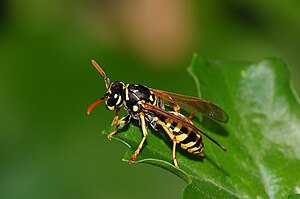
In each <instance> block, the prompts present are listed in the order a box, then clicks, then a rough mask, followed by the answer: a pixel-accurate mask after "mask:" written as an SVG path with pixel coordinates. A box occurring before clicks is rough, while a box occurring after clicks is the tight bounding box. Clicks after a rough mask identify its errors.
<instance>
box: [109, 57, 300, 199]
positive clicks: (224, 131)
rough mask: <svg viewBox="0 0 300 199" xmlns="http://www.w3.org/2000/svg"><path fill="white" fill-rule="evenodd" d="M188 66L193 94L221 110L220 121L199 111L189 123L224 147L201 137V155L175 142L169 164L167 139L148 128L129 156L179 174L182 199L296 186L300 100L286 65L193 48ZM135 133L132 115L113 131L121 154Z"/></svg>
mask: <svg viewBox="0 0 300 199" xmlns="http://www.w3.org/2000/svg"><path fill="white" fill-rule="evenodd" d="M188 71H189V73H190V74H191V75H192V77H193V78H194V80H195V82H196V85H197V88H198V90H199V96H202V97H203V98H204V99H208V100H210V101H212V102H214V103H215V104H218V105H220V106H221V107H222V108H224V110H226V112H227V113H228V115H229V122H228V123H227V124H220V123H217V122H215V121H212V120H210V119H207V118H203V121H201V122H197V120H193V122H194V123H195V125H196V126H197V127H199V128H201V129H203V130H204V131H206V132H207V133H208V134H209V135H211V136H212V137H214V138H215V139H216V140H218V141H219V142H220V143H222V144H223V145H224V146H226V148H227V149H228V152H226V153H224V152H223V151H222V150H220V148H219V147H217V146H216V145H215V144H214V143H212V142H211V141H209V140H208V139H206V138H205V137H204V141H205V143H204V145H205V157H204V158H202V159H201V158H198V157H195V156H193V155H190V154H188V153H187V152H185V151H184V150H181V149H179V148H180V147H178V150H177V160H178V163H179V166H180V169H178V168H176V167H174V166H173V164H172V158H171V157H172V147H171V142H170V140H169V138H167V136H166V135H165V134H164V132H162V131H159V132H156V131H153V130H150V131H151V133H150V134H149V136H148V138H147V142H146V144H145V145H144V147H143V150H142V151H141V154H140V155H139V156H138V158H137V160H136V163H140V162H144V163H149V164H153V165H156V166H159V167H162V168H164V169H167V170H169V171H171V172H173V173H174V174H176V175H178V176H179V177H180V178H182V179H183V180H185V181H186V182H187V183H188V184H187V186H186V187H185V188H184V189H183V192H182V197H183V198H288V196H289V195H290V194H293V193H295V192H296V193H297V192H299V190H300V107H299V101H298V100H297V98H296V96H295V93H294V90H293V88H292V87H291V81H290V74H289V72H288V69H287V66H286V65H285V64H284V63H282V62H281V61H280V60H277V59H264V60H262V61H260V62H258V63H250V62H221V61H215V60H205V59H203V58H201V57H199V56H197V55H195V56H194V59H193V61H192V64H191V66H190V67H189V69H188ZM200 85H201V87H200ZM112 130H113V127H112V128H109V129H108V130H106V131H105V134H106V135H107V133H109V132H110V131H112ZM141 134H142V133H141V130H140V127H139V126H138V123H136V122H133V124H130V125H129V126H126V127H124V128H122V129H121V130H120V132H119V133H118V134H117V135H116V136H114V137H113V138H114V139H117V140H119V141H121V142H123V143H125V144H126V145H127V146H128V147H129V150H128V151H127V152H126V154H125V156H124V161H128V160H129V158H130V157H131V155H132V154H133V152H134V150H135V149H136V148H137V146H138V144H139V142H140V140H141V138H142V136H141Z"/></svg>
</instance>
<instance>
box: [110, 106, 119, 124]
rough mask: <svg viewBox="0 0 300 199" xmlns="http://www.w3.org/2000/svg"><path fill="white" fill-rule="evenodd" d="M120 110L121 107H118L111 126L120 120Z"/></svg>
mask: <svg viewBox="0 0 300 199" xmlns="http://www.w3.org/2000/svg"><path fill="white" fill-rule="evenodd" d="M119 111H120V108H118V109H117V110H116V114H115V117H114V119H113V121H112V122H111V126H113V125H115V124H117V122H118V115H119Z"/></svg>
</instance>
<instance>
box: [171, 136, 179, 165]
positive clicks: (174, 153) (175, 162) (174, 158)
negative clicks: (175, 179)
mask: <svg viewBox="0 0 300 199" xmlns="http://www.w3.org/2000/svg"><path fill="white" fill-rule="evenodd" d="M172 159H173V163H174V165H175V167H179V166H178V163H177V160H176V141H173V153H172Z"/></svg>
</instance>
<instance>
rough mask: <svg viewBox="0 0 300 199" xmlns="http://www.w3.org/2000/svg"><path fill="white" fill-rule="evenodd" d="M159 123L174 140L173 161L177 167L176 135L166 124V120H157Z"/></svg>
mask: <svg viewBox="0 0 300 199" xmlns="http://www.w3.org/2000/svg"><path fill="white" fill-rule="evenodd" d="M156 123H157V124H158V125H160V126H161V127H162V128H163V129H164V131H165V132H166V133H167V134H168V136H169V137H170V138H171V140H172V141H173V152H172V159H173V163H174V165H175V166H176V167H179V166H178V163H177V160H176V144H177V143H176V136H175V135H173V133H172V132H171V131H170V129H169V128H168V127H167V126H166V124H165V123H164V122H162V121H161V120H157V122H156Z"/></svg>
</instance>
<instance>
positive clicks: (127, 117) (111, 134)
mask: <svg viewBox="0 0 300 199" xmlns="http://www.w3.org/2000/svg"><path fill="white" fill-rule="evenodd" d="M129 117H130V115H127V116H125V117H124V118H122V119H121V120H117V121H116V122H115V124H116V128H115V130H114V131H113V132H111V133H110V134H109V135H108V136H107V139H109V140H110V139H111V137H112V136H113V135H115V134H116V133H117V132H118V130H119V126H120V125H121V124H125V123H126V122H128V120H129Z"/></svg>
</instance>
